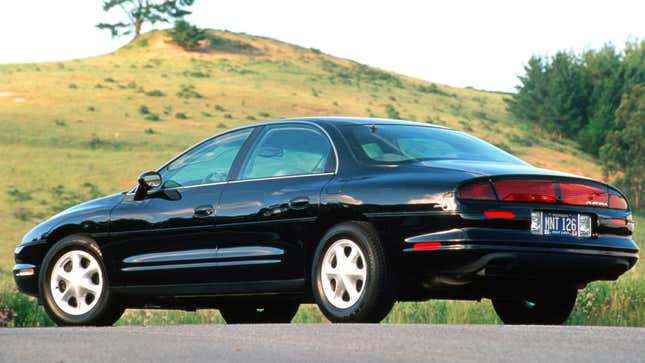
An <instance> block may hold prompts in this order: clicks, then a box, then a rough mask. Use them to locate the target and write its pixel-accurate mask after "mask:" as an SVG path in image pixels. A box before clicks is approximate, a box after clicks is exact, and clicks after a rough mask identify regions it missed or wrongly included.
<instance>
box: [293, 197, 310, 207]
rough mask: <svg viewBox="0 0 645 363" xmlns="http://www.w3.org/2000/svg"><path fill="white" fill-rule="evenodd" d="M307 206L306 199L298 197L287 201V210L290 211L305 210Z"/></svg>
mask: <svg viewBox="0 0 645 363" xmlns="http://www.w3.org/2000/svg"><path fill="white" fill-rule="evenodd" d="M308 205H309V198H308V197H298V198H294V199H291V200H290V201H289V208H291V209H305V208H307V206H308Z"/></svg>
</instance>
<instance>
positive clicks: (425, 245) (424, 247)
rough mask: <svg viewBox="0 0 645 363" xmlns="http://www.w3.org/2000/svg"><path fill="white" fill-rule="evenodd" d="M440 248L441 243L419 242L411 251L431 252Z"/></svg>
mask: <svg viewBox="0 0 645 363" xmlns="http://www.w3.org/2000/svg"><path fill="white" fill-rule="evenodd" d="M440 248H441V242H420V243H415V244H414V245H413V246H412V249H413V250H415V251H432V250H438V249H440Z"/></svg>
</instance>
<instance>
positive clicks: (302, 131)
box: [240, 125, 335, 179]
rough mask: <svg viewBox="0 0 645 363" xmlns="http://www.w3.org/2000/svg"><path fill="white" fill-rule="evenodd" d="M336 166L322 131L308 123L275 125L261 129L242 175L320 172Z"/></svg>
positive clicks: (263, 175) (329, 145)
mask: <svg viewBox="0 0 645 363" xmlns="http://www.w3.org/2000/svg"><path fill="white" fill-rule="evenodd" d="M333 168H335V158H334V154H333V150H332V146H331V144H330V142H329V139H328V138H327V136H326V135H324V134H323V133H322V131H320V130H318V129H317V128H314V127H311V126H308V125H276V126H269V127H267V128H266V129H265V130H264V131H263V132H262V134H261V135H260V137H259V138H258V141H257V142H256V143H255V145H254V146H253V148H252V149H251V152H250V153H249V156H248V157H247V160H246V162H245V164H244V166H243V167H242V173H241V174H240V179H257V178H269V177H279V176H287V175H307V174H320V173H325V172H330V171H333Z"/></svg>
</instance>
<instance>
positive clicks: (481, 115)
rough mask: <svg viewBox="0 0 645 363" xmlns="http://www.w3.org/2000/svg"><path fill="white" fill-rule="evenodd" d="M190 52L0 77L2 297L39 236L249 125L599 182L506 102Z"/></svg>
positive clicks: (354, 74)
mask: <svg viewBox="0 0 645 363" xmlns="http://www.w3.org/2000/svg"><path fill="white" fill-rule="evenodd" d="M215 34H216V35H217V36H219V37H220V38H221V39H224V41H222V44H220V45H219V46H220V48H219V49H216V50H209V51H202V52H187V51H184V50H182V49H180V48H178V47H177V46H175V45H173V44H171V43H170V41H169V38H168V36H167V34H166V33H164V32H160V31H159V32H152V33H148V34H145V35H143V36H142V37H140V38H139V39H138V40H137V41H136V42H133V43H131V44H129V45H128V46H126V47H124V48H122V49H120V50H118V51H116V52H114V53H112V54H108V55H104V56H100V57H95V58H89V59H82V60H72V61H66V62H58V63H41V64H20V65H0V153H2V155H3V157H2V158H1V159H0V168H1V169H2V170H3V172H2V173H0V230H1V231H2V232H0V283H1V284H0V291H2V290H4V291H8V290H7V289H10V286H11V285H12V282H11V279H10V278H9V277H10V271H11V270H10V268H11V266H12V263H13V261H12V258H13V257H12V253H11V252H12V251H13V247H14V246H15V244H16V243H17V242H18V241H19V239H20V238H21V236H22V235H23V234H24V233H25V232H26V231H27V230H28V229H29V228H30V227H32V226H33V225H34V224H35V223H37V222H38V221H40V220H42V219H43V218H45V217H47V216H49V215H51V214H53V213H55V212H57V211H58V210H60V209H62V208H65V207H66V206H69V205H72V204H74V203H76V202H79V201H81V200H83V199H86V198H91V197H95V196H98V195H102V194H107V193H112V192H117V191H121V190H124V189H126V188H128V187H129V186H131V185H132V184H133V181H134V179H135V177H136V176H137V175H138V173H139V172H141V171H143V170H148V169H154V168H156V167H157V166H159V165H160V164H161V163H163V162H164V161H166V160H167V159H168V158H170V157H171V156H173V155H175V154H177V153H178V152H180V151H181V150H183V149H185V148H186V147H187V146H189V145H192V144H193V143H195V142H196V141H198V140H200V139H202V138H204V137H206V136H208V135H211V134H213V133H216V132H219V131H222V130H224V129H227V128H230V127H234V126H238V125H242V124H246V123H251V122H255V121H261V120H267V119H275V118H282V117H294V116H313V115H351V116H370V115H373V116H379V117H393V118H397V117H398V118H403V119H411V120H418V121H422V122H432V123H436V124H441V125H446V126H449V127H452V128H456V129H462V130H465V131H468V132H471V133H473V134H474V135H476V136H478V137H481V138H483V139H485V140H487V141H490V142H492V143H494V144H497V145H498V146H501V147H502V148H505V149H508V150H510V151H511V152H512V153H514V154H516V155H517V156H519V157H520V158H523V159H524V160H526V161H528V162H530V163H532V164H534V165H536V166H541V167H546V168H553V169H559V170H564V171H568V172H573V173H577V174H582V175H586V176H589V177H596V178H598V177H600V176H601V174H600V169H599V167H598V165H597V164H596V163H595V162H594V161H593V160H591V159H590V158H589V157H588V156H586V155H584V154H582V153H580V152H578V151H577V150H576V149H575V147H574V145H573V144H572V143H570V142H568V141H563V140H559V139H557V138H553V137H551V136H550V135H547V134H543V133H540V132H537V131H535V130H534V129H532V127H531V126H529V125H528V124H524V123H520V122H514V121H512V120H511V119H510V117H509V115H508V114H507V113H506V111H505V103H504V98H505V97H507V95H504V94H499V93H490V92H481V91H477V90H472V89H458V88H452V87H447V86H442V85H434V84H431V83H428V82H425V81H420V80H417V79H413V78H409V77H404V76H400V75H396V74H393V73H390V72H384V71H381V70H378V69H374V68H370V67H366V66H363V65H360V64H358V63H355V62H352V61H349V60H345V59H339V58H335V57H332V56H329V55H325V54H322V53H320V52H319V51H317V50H315V49H305V48H301V47H297V46H294V45H290V44H285V43H282V42H279V41H276V40H272V39H267V38H260V37H255V36H249V35H243V34H233V33H228V32H219V31H217V32H215Z"/></svg>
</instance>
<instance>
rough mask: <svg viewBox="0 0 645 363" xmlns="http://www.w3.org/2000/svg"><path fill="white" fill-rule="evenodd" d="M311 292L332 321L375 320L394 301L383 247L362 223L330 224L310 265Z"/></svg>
mask: <svg viewBox="0 0 645 363" xmlns="http://www.w3.org/2000/svg"><path fill="white" fill-rule="evenodd" d="M311 281H312V289H313V295H314V298H315V300H316V302H317V303H318V306H319V307H320V310H321V311H322V312H323V314H324V315H325V316H326V317H327V319H329V320H330V321H332V322H335V323H345V322H355V323H376V322H380V321H381V320H383V318H385V316H386V315H387V314H388V313H389V312H390V309H391V308H392V305H393V304H394V281H395V280H394V277H393V271H392V268H391V265H390V261H389V259H388V256H387V254H386V251H385V248H384V246H383V245H382V244H381V241H380V240H379V237H378V235H377V233H376V231H375V230H374V228H373V227H372V226H371V225H369V224H368V223H364V222H348V223H342V224H339V225H336V226H334V227H332V228H331V229H330V230H329V231H328V232H327V233H326V234H325V236H324V237H323V238H322V240H321V242H320V243H319V245H318V247H317V249H316V253H315V255H314V259H313V266H312V275H311Z"/></svg>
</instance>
